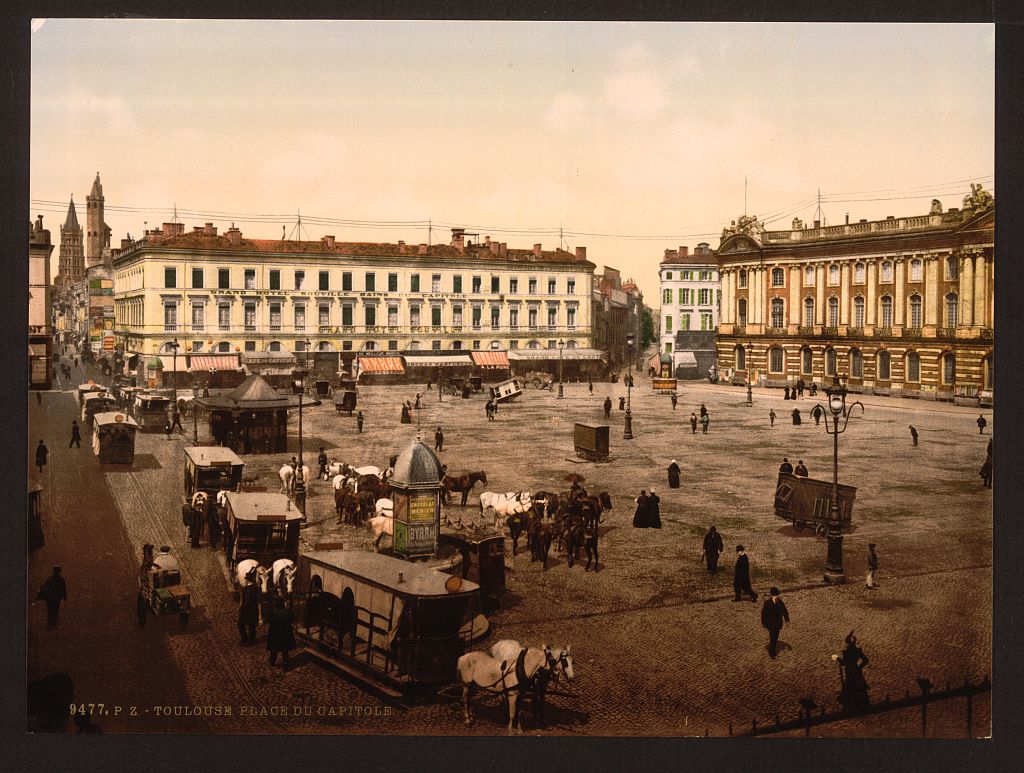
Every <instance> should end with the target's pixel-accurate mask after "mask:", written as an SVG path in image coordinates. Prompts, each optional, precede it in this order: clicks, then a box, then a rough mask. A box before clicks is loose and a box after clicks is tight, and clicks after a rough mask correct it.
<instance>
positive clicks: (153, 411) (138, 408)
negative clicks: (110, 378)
mask: <svg viewBox="0 0 1024 773" xmlns="http://www.w3.org/2000/svg"><path fill="white" fill-rule="evenodd" d="M171 403H172V400H171V398H170V397H165V396H163V395H156V394H153V393H152V392H139V393H137V394H136V395H135V401H134V402H133V403H132V408H131V413H132V417H133V418H134V419H135V421H137V422H138V424H139V426H140V427H141V428H142V431H143V432H160V431H162V430H163V428H164V427H165V426H167V412H168V411H169V410H170V409H171Z"/></svg>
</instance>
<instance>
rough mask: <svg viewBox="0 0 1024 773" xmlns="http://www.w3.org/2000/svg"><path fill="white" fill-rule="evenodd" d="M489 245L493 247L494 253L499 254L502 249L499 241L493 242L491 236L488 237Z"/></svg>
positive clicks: (492, 251) (492, 252)
mask: <svg viewBox="0 0 1024 773" xmlns="http://www.w3.org/2000/svg"><path fill="white" fill-rule="evenodd" d="M487 246H488V247H490V249H491V254H492V255H497V254H498V253H499V252H500V251H501V245H500V244H498V242H492V241H491V237H490V236H488V237H487Z"/></svg>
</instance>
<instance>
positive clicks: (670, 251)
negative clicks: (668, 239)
mask: <svg viewBox="0 0 1024 773" xmlns="http://www.w3.org/2000/svg"><path fill="white" fill-rule="evenodd" d="M675 254H677V253H675V252H673V251H672V250H670V249H666V250H665V257H666V258H670V257H672V256H673V255H675Z"/></svg>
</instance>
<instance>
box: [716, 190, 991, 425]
mask: <svg viewBox="0 0 1024 773" xmlns="http://www.w3.org/2000/svg"><path fill="white" fill-rule="evenodd" d="M847 220H848V218H847ZM792 225H793V227H792V228H791V229H790V230H787V231H768V230H765V228H764V226H763V224H762V223H761V222H759V221H758V220H757V218H756V217H753V216H750V217H741V218H739V220H737V221H734V222H733V223H732V224H731V225H730V226H729V227H727V228H725V229H724V230H723V232H722V239H721V242H720V244H719V248H718V251H717V258H718V263H719V267H720V271H721V281H722V301H723V302H722V318H721V322H720V324H719V330H718V366H719V370H720V371H722V372H724V373H726V374H727V375H729V376H731V378H732V380H733V382H734V383H745V382H746V381H747V380H748V379H749V380H750V381H751V382H753V383H755V384H760V385H763V386H769V387H773V386H774V387H780V388H781V387H783V386H785V385H787V384H788V385H793V384H795V383H796V381H797V380H798V379H803V380H804V381H805V382H807V383H810V382H812V381H813V382H818V383H825V384H828V383H831V382H832V377H834V376H838V377H840V378H841V379H842V380H843V381H844V383H846V385H847V387H848V388H849V389H850V391H853V392H864V393H873V394H883V395H894V396H902V397H919V398H923V399H938V400H955V401H957V402H962V403H965V404H978V403H979V402H981V403H982V404H985V405H988V404H991V400H992V391H993V347H994V339H993V320H994V315H993V302H994V249H993V248H994V228H995V201H994V199H993V197H992V195H991V194H990V193H988V192H987V191H985V190H983V189H982V187H981V186H980V185H977V186H975V185H972V186H971V193H970V194H969V195H968V196H966V197H965V198H964V199H963V205H962V207H960V208H950V209H948V210H944V209H943V207H942V204H941V202H939V201H938V200H933V201H932V205H931V211H930V212H928V213H927V214H923V215H913V216H908V217H887V218H886V219H884V220H876V221H867V220H861V221H860V222H857V223H850V222H846V223H844V224H842V225H832V226H824V227H822V226H821V225H820V224H819V223H818V222H815V223H814V225H813V227H809V228H807V227H804V225H803V223H801V222H800V220H799V219H795V220H794V221H793V224H792Z"/></svg>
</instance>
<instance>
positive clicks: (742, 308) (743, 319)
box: [736, 298, 747, 325]
mask: <svg viewBox="0 0 1024 773" xmlns="http://www.w3.org/2000/svg"><path fill="white" fill-rule="evenodd" d="M736 309H737V316H738V317H739V324H740V325H746V324H747V299H746V298H740V299H739V301H738V302H737V303H736Z"/></svg>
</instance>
